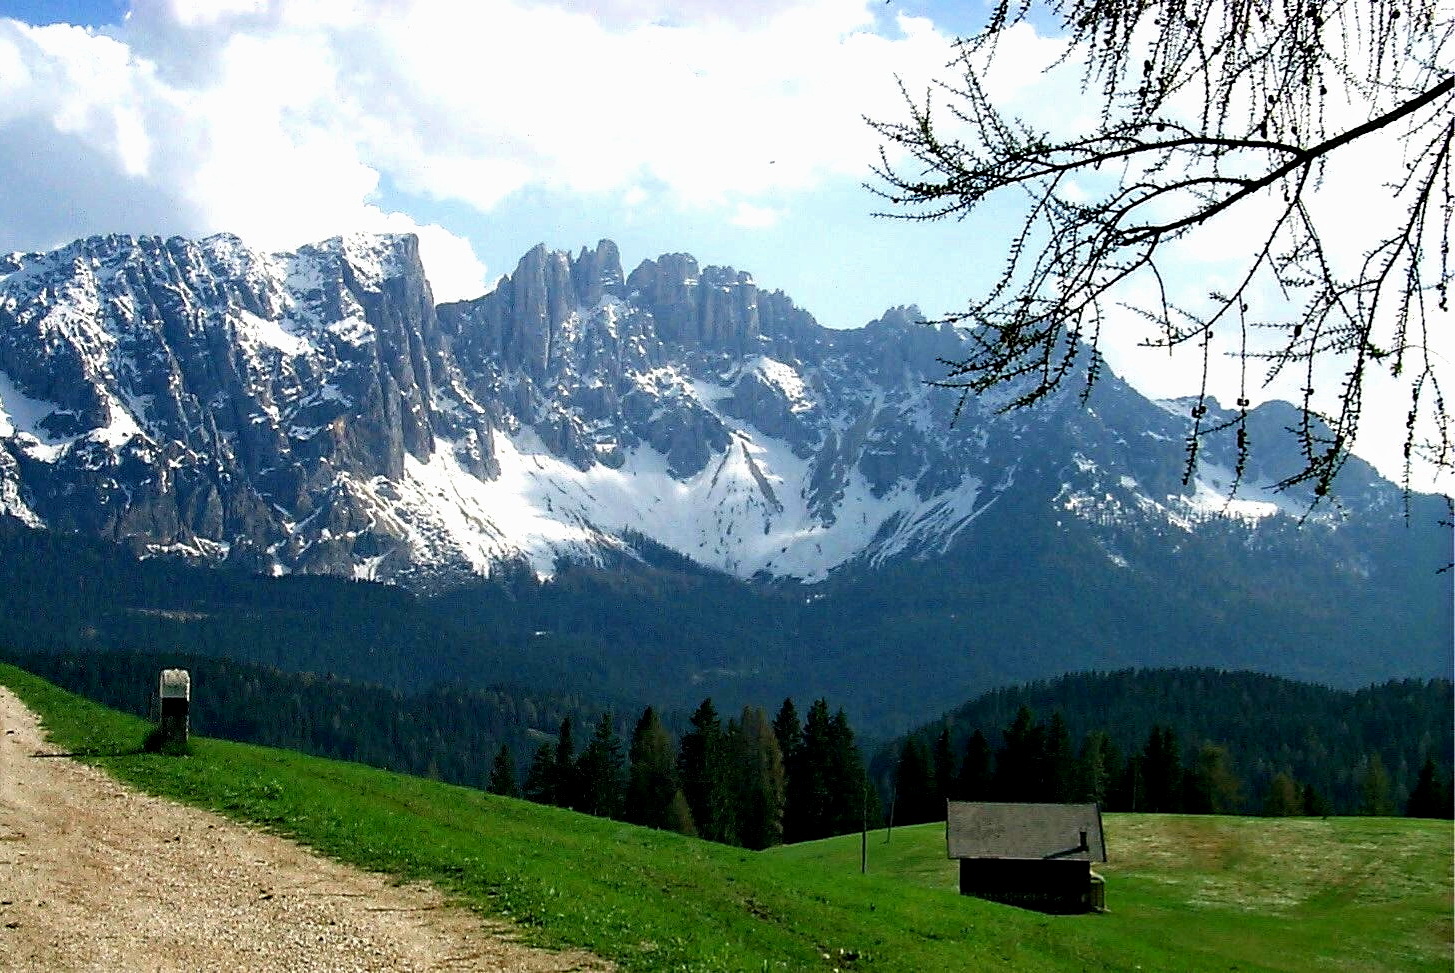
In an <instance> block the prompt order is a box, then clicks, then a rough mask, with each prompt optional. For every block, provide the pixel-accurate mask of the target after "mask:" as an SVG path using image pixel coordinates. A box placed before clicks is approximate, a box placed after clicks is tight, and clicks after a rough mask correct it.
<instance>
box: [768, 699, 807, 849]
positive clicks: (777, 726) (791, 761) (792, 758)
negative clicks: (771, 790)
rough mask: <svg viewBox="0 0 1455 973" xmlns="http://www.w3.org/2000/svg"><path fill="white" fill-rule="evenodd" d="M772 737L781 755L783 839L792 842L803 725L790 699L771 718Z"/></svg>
mask: <svg viewBox="0 0 1455 973" xmlns="http://www.w3.org/2000/svg"><path fill="white" fill-rule="evenodd" d="M773 736H774V737H776V738H777V740H778V752H779V753H781V754H782V755H783V795H784V797H783V838H784V840H785V841H794V840H796V839H795V838H794V837H793V834H794V829H795V824H794V821H795V818H796V816H797V815H796V812H795V811H794V808H793V800H794V785H793V780H794V778H795V777H798V776H799V775H800V774H801V773H802V772H803V771H802V765H803V724H802V723H800V722H799V719H798V710H797V708H796V707H795V706H794V705H793V698H792V697H789V698H787V699H785V700H783V705H782V706H780V707H779V708H778V715H777V716H775V717H773Z"/></svg>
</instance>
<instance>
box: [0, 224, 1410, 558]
mask: <svg viewBox="0 0 1455 973" xmlns="http://www.w3.org/2000/svg"><path fill="white" fill-rule="evenodd" d="M963 340H964V338H963V336H961V335H960V334H958V333H956V332H955V331H953V330H952V329H949V328H946V327H932V326H927V325H925V324H923V323H922V322H921V321H920V319H919V316H918V313H917V312H916V311H915V310H914V309H913V308H897V309H894V310H891V311H889V312H887V313H886V314H885V315H884V316H883V318H881V319H880V320H878V321H875V322H873V323H872V324H870V325H868V326H866V327H864V328H862V329H859V330H854V331H835V330H830V329H827V328H824V327H821V326H819V325H818V324H817V323H816V322H815V321H814V320H813V318H812V317H811V316H810V315H809V314H808V313H807V312H806V311H804V310H802V309H800V308H798V307H796V306H795V305H794V304H793V303H792V301H791V300H790V299H789V298H788V297H787V296H785V295H784V294H782V293H781V292H777V291H765V290H762V289H760V288H759V287H758V285H757V284H756V283H755V282H754V280H753V279H752V277H750V276H749V275H748V274H746V273H743V272H739V271H735V270H732V269H728V268H721V267H711V266H709V267H700V266H699V265H698V263H697V261H696V260H695V259H693V258H692V257H691V256H688V255H686V254H667V255H664V256H661V257H659V258H657V259H656V260H647V261H644V262H643V263H642V264H641V265H640V266H638V267H637V268H636V269H635V270H633V271H632V272H631V273H630V274H626V273H624V272H623V269H622V265H621V262H620V258H619V255H618V253H617V248H616V247H615V245H614V244H612V243H610V242H609V241H602V242H601V243H600V244H598V245H597V247H596V248H595V249H594V250H591V249H583V250H581V251H580V253H578V254H576V255H571V254H568V253H563V252H553V251H547V250H546V249H545V248H544V247H537V248H536V249H534V250H532V251H531V252H530V253H528V254H526V255H525V256H524V257H523V258H522V259H521V261H520V264H519V266H518V267H517V268H516V270H515V272H514V273H513V274H511V275H510V276H508V277H505V278H503V279H502V280H501V281H500V283H499V284H498V286H497V287H496V288H495V289H494V290H493V291H491V292H490V293H489V294H487V295H485V296H484V297H481V298H479V299H477V300H473V301H467V302H463V303H455V304H446V305H442V306H438V307H436V306H435V304H434V301H433V299H432V297H431V294H430V288H429V283H428V282H427V280H426V279H425V275H424V272H423V269H422V267H421V264H420V262H419V257H418V251H417V244H416V241H415V239H414V238H413V237H411V236H407V235H397V236H366V235H350V236H345V237H341V238H334V239H331V240H328V241H325V242H323V243H319V244H316V245H312V246H307V247H303V248H302V249H300V250H299V251H298V252H296V253H282V254H264V253H257V252H254V251H251V250H249V249H248V248H247V247H245V246H244V245H243V244H242V243H241V242H240V241H239V240H237V239H236V238H234V237H231V236H227V235H220V236H214V237H209V238H207V239H204V240H200V241H191V240H185V239H180V238H173V239H169V240H162V239H159V238H155V237H141V238H133V237H124V236H105V237H93V238H90V239H86V240H81V241H77V242H75V243H73V244H71V245H69V246H67V247H64V248H62V249H59V250H56V251H54V252H51V253H44V254H12V255H10V256H7V257H0V512H4V513H6V514H9V515H10V516H13V517H17V518H20V519H21V520H23V521H25V522H26V523H29V524H32V525H35V526H45V527H48V528H51V529H56V530H61V531H79V532H82V533H85V534H89V535H95V536H100V537H103V538H107V539H111V540H114V541H117V542H122V543H125V544H127V545H129V546H131V547H132V548H133V549H135V550H137V551H141V552H150V553H167V552H172V553H181V554H185V555H189V556H192V557H196V558H200V559H209V560H229V561H232V562H234V563H238V564H242V565H244V566H247V567H251V568H254V569H257V570H264V571H271V572H274V573H289V572H326V573H332V574H338V575H345V576H353V577H359V578H376V579H383V580H394V581H399V582H401V583H405V584H410V585H415V586H420V585H431V584H434V583H436V582H440V581H447V580H449V579H451V578H459V577H463V576H466V575H467V574H468V573H470V572H474V573H485V572H488V571H489V570H490V567H491V565H492V564H493V563H496V562H499V561H501V560H505V559H520V558H524V559H526V560H527V561H528V562H529V563H530V564H531V565H532V566H533V567H535V569H536V570H537V571H538V572H541V573H549V572H550V571H551V570H552V569H553V566H554V565H555V564H556V562H557V559H558V558H562V557H568V558H578V559H587V560H590V559H597V558H601V557H603V556H614V555H620V554H624V555H626V556H634V551H635V550H636V549H637V548H639V547H640V546H641V539H643V538H645V539H646V540H649V541H651V542H654V543H655V544H658V545H661V546H663V547H666V548H669V549H671V550H673V551H676V552H678V553H680V554H682V555H684V556H686V557H687V558H690V559H692V560H693V561H696V562H698V563H699V564H701V565H704V566H707V567H709V568H713V569H718V570H721V571H724V572H727V573H730V574H733V575H737V576H739V577H744V578H750V577H760V576H768V577H779V578H794V579H798V580H800V581H803V582H809V583H812V582H819V581H822V580H824V579H826V578H827V577H829V576H830V575H832V574H833V573H834V572H835V571H838V570H841V569H845V568H846V567H848V566H850V565H853V566H855V569H856V570H858V569H863V568H865V567H871V568H872V567H873V566H875V565H879V564H884V563H887V562H888V561H890V560H893V559H897V558H900V557H907V558H924V557H928V556H931V555H934V554H937V553H939V552H944V551H946V550H949V549H951V548H952V547H954V546H955V545H956V544H957V543H958V542H959V541H960V540H961V539H962V538H963V537H965V536H967V535H966V532H967V528H969V527H970V526H971V525H972V524H974V523H976V522H977V520H978V519H980V518H985V517H992V518H993V517H996V516H997V512H996V511H997V507H998V505H1001V504H1002V503H1003V502H1004V501H1005V499H1006V498H1007V497H1019V498H1021V499H1022V500H1024V499H1025V498H1027V497H1035V498H1037V499H1036V503H1037V504H1039V505H1040V506H1039V508H1038V509H1041V510H1042V511H1043V513H1044V516H1046V517H1049V518H1055V519H1057V520H1060V519H1067V520H1073V519H1074V520H1076V521H1078V522H1080V523H1084V524H1091V525H1093V526H1094V527H1095V528H1096V529H1097V530H1098V531H1099V532H1100V533H1099V535H1098V536H1101V537H1102V538H1103V541H1102V547H1103V550H1104V553H1105V555H1106V557H1107V559H1108V562H1109V563H1110V564H1112V565H1116V564H1118V563H1119V562H1120V563H1123V564H1124V563H1125V559H1126V555H1125V553H1124V551H1123V550H1122V548H1123V547H1124V546H1125V545H1124V544H1123V543H1122V542H1121V540H1119V531H1124V530H1126V529H1130V528H1129V525H1133V526H1135V525H1141V526H1145V525H1148V524H1152V525H1155V529H1156V530H1158V531H1166V532H1168V536H1169V537H1170V538H1172V540H1170V541H1169V543H1172V544H1175V538H1176V537H1177V536H1179V535H1180V534H1191V533H1194V532H1197V531H1199V530H1201V529H1203V528H1204V526H1205V525H1206V524H1207V523H1209V522H1210V521H1212V520H1214V519H1216V518H1218V517H1221V516H1224V515H1228V516H1232V517H1234V518H1238V519H1239V520H1241V521H1244V522H1246V523H1248V524H1254V523H1259V522H1262V521H1265V520H1271V521H1278V522H1282V520H1283V518H1284V516H1285V515H1287V514H1292V515H1301V514H1304V513H1306V511H1307V506H1308V505H1307V501H1306V498H1302V497H1298V496H1290V495H1285V494H1275V493H1272V492H1269V491H1267V490H1266V489H1263V488H1264V487H1265V486H1266V485H1267V484H1269V483H1272V482H1274V481H1276V480H1277V479H1278V478H1279V477H1280V476H1282V475H1284V474H1286V473H1287V472H1288V471H1289V469H1290V468H1291V466H1292V464H1293V463H1294V462H1295V461H1296V457H1295V456H1294V454H1292V452H1291V449H1292V440H1291V438H1288V437H1284V436H1283V434H1282V430H1283V428H1284V427H1285V426H1287V425H1289V415H1291V413H1290V412H1289V407H1287V406H1284V405H1281V404H1272V405H1268V406H1264V407H1262V408H1260V409H1259V410H1256V411H1255V413H1254V414H1253V416H1252V417H1250V423H1251V424H1253V425H1254V427H1255V430H1256V431H1255V446H1256V447H1257V448H1259V449H1260V452H1259V453H1258V454H1257V455H1255V458H1254V462H1253V463H1252V464H1251V466H1250V467H1249V469H1248V470H1247V472H1246V475H1245V477H1244V480H1243V485H1242V486H1241V487H1240V490H1239V493H1238V495H1237V496H1236V497H1235V498H1234V499H1232V500H1229V499H1228V491H1229V489H1230V488H1231V486H1232V483H1233V477H1232V472H1231V471H1232V468H1233V465H1234V460H1233V456H1232V450H1231V446H1230V445H1229V446H1226V447H1224V446H1223V445H1220V444H1216V443H1215V444H1212V445H1211V446H1210V447H1209V449H1208V450H1207V451H1206V452H1205V453H1204V456H1203V462H1202V464H1201V465H1200V467H1199V470H1198V476H1197V478H1196V480H1195V481H1194V482H1193V483H1192V484H1190V485H1189V486H1184V485H1183V484H1182V482H1181V476H1182V468H1183V460H1184V443H1185V440H1186V436H1187V434H1188V431H1189V428H1190V421H1189V419H1188V416H1187V414H1186V411H1187V408H1186V404H1184V403H1177V402H1170V403H1153V402H1150V401H1148V400H1146V399H1145V398H1143V397H1142V396H1140V395H1139V394H1138V393H1136V392H1135V391H1134V390H1132V389H1131V388H1130V387H1128V386H1126V385H1125V384H1124V383H1122V382H1120V381H1119V380H1118V379H1116V378H1115V377H1107V378H1105V379H1104V380H1103V381H1102V382H1101V383H1099V384H1098V386H1097V388H1096V390H1095V394H1094V395H1093V396H1092V398H1091V400H1090V403H1089V406H1083V405H1082V403H1080V402H1079V401H1078V400H1077V398H1076V396H1075V395H1074V392H1075V390H1074V389H1073V390H1070V391H1069V392H1068V393H1067V394H1065V395H1063V396H1061V397H1059V398H1057V399H1055V400H1053V401H1051V402H1049V403H1047V404H1045V405H1044V406H1042V407H1040V408H1037V409H1035V410H1031V411H1023V412H1013V413H1009V414H1005V415H1001V414H998V413H997V411H996V406H997V405H998V402H997V401H996V400H993V399H986V398H981V399H972V400H969V401H967V402H966V403H965V405H964V408H963V410H962V411H961V412H960V414H959V417H958V419H954V413H955V408H956V402H957V398H956V396H955V394H954V393H952V392H948V391H945V390H943V389H938V388H934V387H932V386H931V385H929V384H927V381H928V380H932V379H934V378H936V377H938V376H939V375H940V374H941V373H942V366H941V365H940V364H939V360H940V359H954V358H956V357H960V356H961V348H962V342H963ZM952 420H953V421H952ZM1400 499H1401V497H1400V492H1399V490H1398V489H1397V488H1396V487H1395V486H1394V485H1392V484H1389V483H1387V482H1385V481H1383V480H1381V479H1379V478H1378V477H1377V476H1376V475H1375V474H1374V473H1373V471H1372V470H1371V469H1370V468H1368V467H1367V466H1366V465H1364V464H1363V463H1360V462H1358V461H1357V460H1356V461H1351V463H1350V464H1349V466H1348V467H1347V468H1346V471H1345V474H1344V477H1343V480H1342V483H1341V485H1340V503H1339V504H1330V505H1325V506H1323V507H1321V508H1320V510H1319V511H1318V512H1317V513H1316V515H1315V517H1314V518H1313V519H1314V522H1315V523H1314V526H1313V528H1312V529H1314V530H1325V531H1327V530H1333V529H1337V527H1338V525H1339V524H1340V523H1341V522H1343V521H1345V520H1348V519H1351V518H1352V519H1359V520H1370V519H1373V520H1377V521H1380V522H1384V521H1388V522H1390V523H1393V522H1395V521H1397V520H1399V519H1400V512H1401V508H1402V505H1401V503H1400ZM1024 507H1025V504H1024V503H1021V504H1018V505H1017V509H1023V508H1024ZM1256 534H1257V531H1256V530H1254V531H1252V532H1251V536H1256ZM1353 569H1354V568H1353V567H1351V570H1353Z"/></svg>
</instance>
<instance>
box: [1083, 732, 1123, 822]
mask: <svg viewBox="0 0 1455 973" xmlns="http://www.w3.org/2000/svg"><path fill="white" fill-rule="evenodd" d="M1117 763H1118V760H1117V753H1116V745H1115V744H1113V743H1112V742H1111V737H1109V736H1107V735H1106V733H1105V732H1104V731H1101V730H1094V731H1092V732H1091V733H1088V734H1086V738H1085V739H1084V740H1082V741H1081V753H1080V754H1079V755H1078V756H1077V758H1076V791H1075V794H1074V798H1073V799H1074V800H1077V801H1095V802H1096V803H1097V804H1100V805H1101V806H1102V807H1106V806H1107V803H1108V801H1109V800H1110V799H1111V794H1112V788H1113V786H1114V783H1115V781H1116V775H1117V767H1116V764H1117Z"/></svg>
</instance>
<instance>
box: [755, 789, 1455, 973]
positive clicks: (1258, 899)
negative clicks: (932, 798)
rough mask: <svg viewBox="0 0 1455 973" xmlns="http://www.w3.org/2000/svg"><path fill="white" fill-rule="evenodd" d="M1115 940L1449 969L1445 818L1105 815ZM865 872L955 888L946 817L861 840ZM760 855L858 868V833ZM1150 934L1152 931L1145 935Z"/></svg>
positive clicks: (1239, 964) (1267, 957)
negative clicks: (1150, 938)
mask: <svg viewBox="0 0 1455 973" xmlns="http://www.w3.org/2000/svg"><path fill="white" fill-rule="evenodd" d="M1104 824H1105V828H1106V835H1107V857H1108V858H1109V859H1110V861H1109V862H1107V863H1106V864H1099V865H1097V866H1096V869H1097V870H1098V871H1099V872H1100V873H1101V874H1103V875H1105V876H1106V879H1107V886H1106V889H1107V906H1108V909H1109V912H1108V913H1107V914H1106V915H1104V916H1100V917H1098V921H1099V922H1100V923H1101V924H1103V925H1104V926H1105V927H1107V929H1108V930H1109V931H1110V932H1111V935H1110V936H1109V939H1110V940H1112V941H1116V940H1118V939H1121V940H1123V941H1128V942H1129V941H1134V940H1140V939H1141V938H1142V937H1144V936H1147V935H1149V934H1155V935H1158V936H1163V937H1166V939H1167V940H1168V941H1169V942H1171V943H1175V944H1176V945H1177V948H1178V949H1180V950H1182V951H1183V956H1182V959H1183V963H1182V966H1181V967H1180V968H1184V969H1193V968H1201V966H1202V965H1204V964H1206V965H1208V966H1212V965H1219V964H1221V965H1222V968H1225V969H1226V968H1229V967H1232V968H1235V969H1240V970H1247V969H1279V970H1306V969H1307V970H1314V969H1317V970H1349V971H1351V973H1352V971H1364V970H1448V969H1449V967H1450V961H1451V951H1452V917H1451V912H1450V902H1451V857H1452V856H1451V837H1452V833H1451V824H1450V822H1448V821H1424V820H1410V819H1405V818H1356V817H1346V818H1323V819H1320V818H1246V817H1213V816H1195V815H1179V814H1108V815H1106V816H1105V818H1104ZM868 853H869V872H870V873H871V874H874V875H877V876H880V877H884V878H893V879H897V880H899V881H902V882H905V883H906V884H910V885H917V886H920V887H922V888H929V889H939V890H943V891H946V892H952V891H953V890H954V889H955V888H956V883H957V881H958V872H957V863H956V862H953V861H950V860H948V859H947V858H946V857H945V825H944V823H943V822H940V823H936V824H923V825H915V826H912V827H907V828H896V829H894V831H893V832H892V833H891V834H889V835H888V840H887V841H886V834H885V832H883V831H876V832H873V833H872V834H871V835H870V838H869V848H868ZM764 854H766V855H769V856H772V857H776V858H780V859H783V860H784V861H790V862H794V863H796V864H798V865H801V866H803V868H804V869H805V871H807V870H808V869H819V870H822V871H824V872H827V873H837V874H841V875H842V874H850V873H854V872H857V871H858V870H859V863H860V857H859V856H860V844H859V836H858V835H849V836H845V837H841V838H829V839H827V840H824V841H812V842H804V843H803V844H798V845H788V846H784V847H781V848H775V849H772V850H770V851H768V852H765V853H764ZM1153 931H1155V933H1153Z"/></svg>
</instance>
